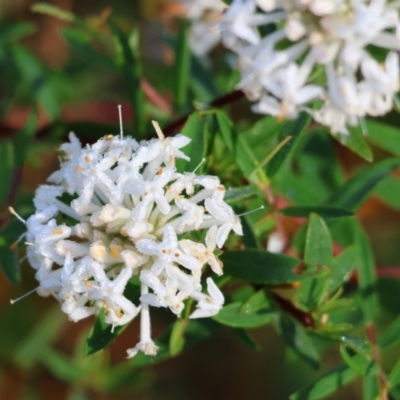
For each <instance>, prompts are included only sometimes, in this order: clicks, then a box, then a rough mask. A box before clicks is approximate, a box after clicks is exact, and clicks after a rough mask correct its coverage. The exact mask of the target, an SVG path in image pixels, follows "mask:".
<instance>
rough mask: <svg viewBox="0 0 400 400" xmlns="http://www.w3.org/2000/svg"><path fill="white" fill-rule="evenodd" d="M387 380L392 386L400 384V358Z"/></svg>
mask: <svg viewBox="0 0 400 400" xmlns="http://www.w3.org/2000/svg"><path fill="white" fill-rule="evenodd" d="M387 380H388V383H389V384H390V386H397V385H399V384H400V360H399V361H397V363H396V364H395V366H394V367H393V368H392V370H391V371H390V374H389V376H388V378H387Z"/></svg>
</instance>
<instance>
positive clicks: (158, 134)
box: [151, 121, 165, 141]
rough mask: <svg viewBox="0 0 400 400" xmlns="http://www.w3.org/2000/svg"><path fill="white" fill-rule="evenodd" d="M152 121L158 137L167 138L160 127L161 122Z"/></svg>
mask: <svg viewBox="0 0 400 400" xmlns="http://www.w3.org/2000/svg"><path fill="white" fill-rule="evenodd" d="M151 123H152V124H153V126H154V129H155V130H156V132H157V136H158V138H159V139H160V140H161V141H163V140H165V136H164V134H163V132H162V130H161V128H160V124H159V123H158V122H157V121H151Z"/></svg>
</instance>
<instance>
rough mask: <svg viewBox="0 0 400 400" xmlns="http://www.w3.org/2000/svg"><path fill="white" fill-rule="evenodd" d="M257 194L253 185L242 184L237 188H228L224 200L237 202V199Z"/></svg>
mask: <svg viewBox="0 0 400 400" xmlns="http://www.w3.org/2000/svg"><path fill="white" fill-rule="evenodd" d="M255 194H257V192H256V190H255V189H254V188H253V187H252V186H242V187H236V188H228V190H227V191H226V192H225V197H224V200H225V201H226V202H227V203H229V204H232V203H235V202H237V201H243V200H245V199H247V198H249V197H251V196H254V195H255Z"/></svg>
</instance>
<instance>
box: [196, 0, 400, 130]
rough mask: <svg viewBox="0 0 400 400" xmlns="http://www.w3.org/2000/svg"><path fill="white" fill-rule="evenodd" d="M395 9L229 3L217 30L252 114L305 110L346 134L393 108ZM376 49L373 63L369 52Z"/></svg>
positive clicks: (273, 0) (381, 2)
mask: <svg viewBox="0 0 400 400" xmlns="http://www.w3.org/2000/svg"><path fill="white" fill-rule="evenodd" d="M194 3H196V4H204V6H206V3H207V2H205V1H202V0H197V1H195V2H194ZM193 7H194V6H193ZM399 8H400V2H398V1H393V2H387V1H386V0H369V1H367V0H352V1H350V0H233V1H232V4H231V5H230V6H229V8H227V10H226V11H224V12H222V11H221V14H220V21H221V22H220V24H219V28H220V29H219V30H220V35H221V37H222V42H223V44H224V45H225V46H226V47H228V48H230V49H231V50H232V51H233V52H235V53H236V54H237V58H238V59H237V63H238V67H239V69H240V70H241V74H242V77H241V82H240V83H239V88H240V89H242V90H243V91H244V92H245V93H246V95H247V96H248V98H249V99H250V100H253V101H256V102H257V103H256V104H255V105H254V106H253V110H254V111H255V112H258V113H262V114H270V115H275V116H278V117H280V118H288V119H293V118H295V117H296V116H297V115H298V113H299V111H300V110H306V111H308V112H309V113H310V114H311V115H312V116H313V117H314V119H315V120H316V121H318V122H320V123H321V124H323V125H326V126H329V127H330V129H331V132H332V133H339V134H342V135H346V134H348V129H347V126H349V125H352V126H354V125H356V124H357V123H359V121H360V119H361V118H363V117H365V116H366V115H370V116H378V115H384V114H386V113H387V112H388V111H390V110H391V109H392V107H393V97H394V96H395V94H396V93H397V91H398V81H399V57H398V54H397V53H396V51H397V50H400V23H399ZM198 37H199V38H200V37H203V40H204V37H206V32H205V31H203V35H201V34H200V33H199V34H198ZM196 45H197V46H200V45H199V43H197V44H196ZM382 52H384V55H385V57H386V59H385V61H384V62H383V63H380V62H379V61H378V60H377V59H376V57H375V56H374V54H377V53H382ZM310 103H314V106H313V107H310Z"/></svg>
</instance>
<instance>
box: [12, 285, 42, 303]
mask: <svg viewBox="0 0 400 400" xmlns="http://www.w3.org/2000/svg"><path fill="white" fill-rule="evenodd" d="M37 289H38V288H35V289H32V290H31V291H29V292H28V293H25V294H23V295H22V296H20V297H18V298H16V299H14V300H13V299H10V303H11V304H14V303H16V302H17V301H20V300H22V299H24V298H25V297H28V296H30V295H31V294H32V293H34V292H36V290H37Z"/></svg>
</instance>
